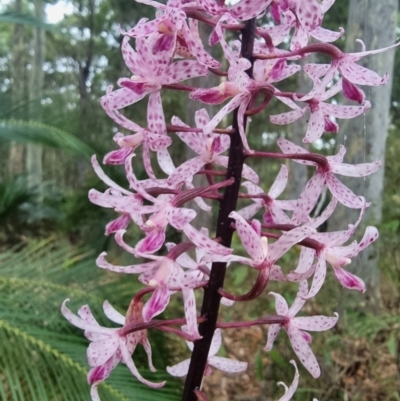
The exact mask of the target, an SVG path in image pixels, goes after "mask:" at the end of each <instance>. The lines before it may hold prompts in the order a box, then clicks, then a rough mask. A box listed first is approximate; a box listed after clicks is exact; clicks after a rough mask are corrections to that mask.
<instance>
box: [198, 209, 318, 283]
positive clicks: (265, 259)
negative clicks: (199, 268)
mask: <svg viewBox="0 0 400 401" xmlns="http://www.w3.org/2000/svg"><path fill="white" fill-rule="evenodd" d="M229 217H230V218H232V219H234V220H235V225H236V232H237V234H238V235H239V238H240V240H241V242H242V244H243V246H244V248H245V249H246V252H247V253H248V254H249V256H250V258H246V257H243V256H238V255H227V256H220V255H206V256H204V257H203V261H204V262H207V261H218V262H239V263H242V264H245V265H247V266H251V267H254V268H255V269H257V270H259V271H260V272H261V271H266V272H268V274H267V276H266V280H267V281H268V280H275V281H284V280H285V277H284V275H283V273H282V270H281V268H280V267H279V266H277V265H275V262H276V261H277V260H278V259H279V258H281V257H282V256H283V255H284V254H285V253H286V252H287V251H288V250H289V249H290V248H291V247H292V246H293V245H295V244H297V243H298V242H300V241H302V240H303V239H304V238H306V237H308V236H310V235H312V234H314V233H315V232H316V230H315V229H314V228H311V227H296V228H295V229H293V230H291V231H288V232H286V233H284V234H282V236H281V237H280V238H279V239H277V240H276V241H275V242H274V243H273V244H270V245H269V244H268V239H267V238H266V237H263V236H261V223H260V222H259V221H258V220H253V221H252V223H251V225H250V224H249V223H248V222H247V221H246V220H245V219H244V218H243V217H242V216H241V215H240V214H239V213H237V212H231V213H230V215H229ZM263 285H264V287H265V285H266V282H264V283H263Z"/></svg>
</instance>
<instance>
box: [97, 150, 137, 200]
mask: <svg viewBox="0 0 400 401" xmlns="http://www.w3.org/2000/svg"><path fill="white" fill-rule="evenodd" d="M91 162H92V167H93V170H94V172H95V173H96V175H97V176H98V177H99V178H100V180H101V181H103V182H104V184H106V185H107V186H109V187H111V188H114V189H116V190H117V191H120V192H121V193H123V194H125V195H132V193H131V192H129V191H127V190H126V189H125V188H123V187H121V186H120V185H118V184H117V183H115V182H114V181H113V180H111V179H110V178H109V177H108V176H107V175H106V174H105V172H104V171H103V169H102V168H101V167H100V164H99V162H98V161H97V158H96V155H93V156H92V158H91Z"/></svg>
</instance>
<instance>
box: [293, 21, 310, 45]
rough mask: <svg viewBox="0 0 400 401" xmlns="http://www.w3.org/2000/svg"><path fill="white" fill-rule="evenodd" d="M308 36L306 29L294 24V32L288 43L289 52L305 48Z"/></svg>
mask: <svg viewBox="0 0 400 401" xmlns="http://www.w3.org/2000/svg"><path fill="white" fill-rule="evenodd" d="M309 36H310V33H309V30H308V29H305V28H304V27H303V26H302V25H301V24H295V30H294V33H293V36H292V40H291V42H290V50H291V51H294V50H298V49H301V48H302V47H304V46H306V45H307V43H308V38H309Z"/></svg>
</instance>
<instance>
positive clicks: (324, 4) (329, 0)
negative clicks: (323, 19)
mask: <svg viewBox="0 0 400 401" xmlns="http://www.w3.org/2000/svg"><path fill="white" fill-rule="evenodd" d="M335 1H336V0H322V1H321V3H320V7H321V10H322V12H323V13H324V14H325V13H326V12H327V11H328V10H329V9H330V8H331V7H332V6H333V4H334V3H335Z"/></svg>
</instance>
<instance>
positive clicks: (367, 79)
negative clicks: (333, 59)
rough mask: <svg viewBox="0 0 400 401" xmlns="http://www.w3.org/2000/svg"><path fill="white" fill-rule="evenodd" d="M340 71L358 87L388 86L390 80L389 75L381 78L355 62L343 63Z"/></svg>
mask: <svg viewBox="0 0 400 401" xmlns="http://www.w3.org/2000/svg"><path fill="white" fill-rule="evenodd" d="M339 70H340V72H341V74H342V75H343V77H344V78H346V79H347V80H349V81H350V82H351V83H353V84H356V85H368V86H379V85H384V84H386V83H387V82H388V80H389V76H388V75H387V74H385V75H384V76H383V77H381V76H379V75H378V74H377V73H376V72H375V71H372V70H370V69H368V68H365V67H362V66H361V65H358V64H356V63H353V62H348V61H344V62H341V63H340V67H339Z"/></svg>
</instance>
